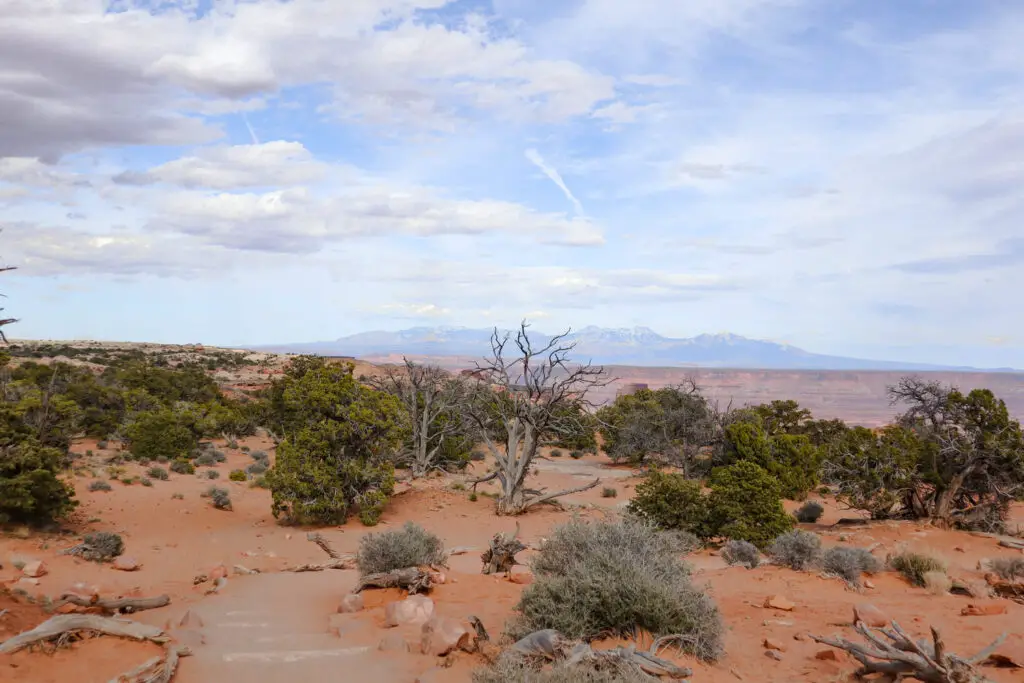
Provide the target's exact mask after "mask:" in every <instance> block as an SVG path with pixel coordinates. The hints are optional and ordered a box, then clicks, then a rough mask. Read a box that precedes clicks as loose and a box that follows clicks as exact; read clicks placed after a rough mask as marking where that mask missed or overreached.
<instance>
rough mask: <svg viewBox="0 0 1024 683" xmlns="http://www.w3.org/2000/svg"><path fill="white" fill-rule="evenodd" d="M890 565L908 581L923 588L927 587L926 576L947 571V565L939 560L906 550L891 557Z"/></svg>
mask: <svg viewBox="0 0 1024 683" xmlns="http://www.w3.org/2000/svg"><path fill="white" fill-rule="evenodd" d="M888 565H889V566H890V567H891V568H892V569H893V570H895V571H897V572H899V573H900V574H902V575H903V577H904V578H906V579H907V581H909V582H910V583H912V584H914V585H915V586H921V587H922V588H924V587H925V586H926V585H927V583H926V582H925V574H927V573H929V572H945V571H946V563H945V562H943V561H942V560H940V559H939V558H937V557H934V556H932V555H926V554H924V553H917V552H911V551H906V550H905V551H903V552H899V553H896V554H895V555H890V556H889V560H888Z"/></svg>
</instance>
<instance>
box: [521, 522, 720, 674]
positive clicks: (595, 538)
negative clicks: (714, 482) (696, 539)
mask: <svg viewBox="0 0 1024 683" xmlns="http://www.w3.org/2000/svg"><path fill="white" fill-rule="evenodd" d="M685 543H686V540H685V539H684V538H683V537H681V536H680V535H678V534H673V533H665V532H660V531H658V530H657V529H656V528H655V527H654V526H652V525H650V524H648V523H646V522H644V521H643V520H640V519H637V518H634V517H626V518H623V519H618V520H614V521H593V522H585V521H582V520H579V519H575V520H573V521H571V522H569V523H567V524H564V525H562V526H560V527H558V528H556V529H555V530H554V532H553V533H552V534H551V536H550V538H549V539H548V541H547V542H546V543H545V544H544V547H543V548H542V549H541V551H540V552H539V553H538V555H537V557H536V558H535V559H534V561H533V563H532V568H533V573H534V575H535V577H536V579H535V581H534V582H533V583H532V584H531V585H529V586H527V588H526V590H524V591H523V594H522V596H521V598H520V601H519V604H518V605H517V607H516V609H517V611H518V612H519V614H518V616H517V617H516V618H515V619H513V620H512V621H511V622H510V623H509V624H508V625H507V631H508V633H509V635H511V636H512V637H515V638H519V637H522V636H524V635H527V634H529V633H532V632H534V631H538V630H541V629H547V628H551V629H555V630H557V631H558V632H560V633H562V634H563V635H565V636H568V637H570V638H578V639H583V640H590V639H593V638H598V637H602V636H607V635H624V636H629V635H632V634H635V633H636V631H637V629H643V630H646V631H648V632H650V633H652V634H653V635H655V636H661V635H670V634H679V635H681V636H682V637H683V639H682V643H683V645H682V646H683V648H684V649H686V650H687V651H688V652H690V653H691V654H694V655H696V656H698V657H701V658H703V659H707V660H714V659H716V658H718V657H719V656H720V655H721V653H722V634H723V625H722V619H721V615H720V614H719V612H718V608H717V607H716V606H715V603H714V601H713V600H712V599H711V598H710V597H708V595H706V594H705V593H704V592H703V591H702V590H700V589H698V588H696V587H694V586H693V584H692V583H691V582H690V567H689V565H687V564H686V563H685V562H683V560H682V559H680V555H682V554H683V553H684V552H686V550H687V548H686V547H685V546H684V544H685Z"/></svg>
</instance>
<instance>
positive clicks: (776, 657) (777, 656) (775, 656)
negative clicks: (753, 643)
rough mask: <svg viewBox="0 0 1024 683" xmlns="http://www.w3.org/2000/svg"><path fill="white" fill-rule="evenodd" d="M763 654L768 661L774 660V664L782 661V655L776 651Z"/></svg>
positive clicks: (767, 651) (766, 651)
mask: <svg viewBox="0 0 1024 683" xmlns="http://www.w3.org/2000/svg"><path fill="white" fill-rule="evenodd" d="M764 654H765V656H766V657H768V658H769V659H774V660H775V661H776V662H781V661H782V653H781V652H779V651H778V650H765V651H764Z"/></svg>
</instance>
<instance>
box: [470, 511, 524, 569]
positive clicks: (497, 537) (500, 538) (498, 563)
mask: <svg viewBox="0 0 1024 683" xmlns="http://www.w3.org/2000/svg"><path fill="white" fill-rule="evenodd" d="M523 550H526V546H525V545H523V543H522V541H520V540H519V522H516V530H515V533H513V534H512V535H511V536H506V534H504V533H497V534H494V538H492V539H491V545H490V547H489V548H488V549H487V550H485V551H483V553H481V554H480V561H481V562H483V565H484V566H483V569H482V570H481V573H483V574H498V573H504V574H508V573H509V572H511V571H512V567H514V566H516V565H517V564H519V562H517V561H516V553H518V552H521V551H523Z"/></svg>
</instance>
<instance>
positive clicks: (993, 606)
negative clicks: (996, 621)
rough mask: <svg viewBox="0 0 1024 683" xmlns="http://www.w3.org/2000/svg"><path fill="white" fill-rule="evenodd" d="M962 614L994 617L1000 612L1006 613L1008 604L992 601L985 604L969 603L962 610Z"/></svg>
mask: <svg viewBox="0 0 1024 683" xmlns="http://www.w3.org/2000/svg"><path fill="white" fill-rule="evenodd" d="M960 614H961V616H965V617H994V616H996V615H999V614H1006V605H1004V604H1002V603H998V602H990V603H987V604H983V605H975V604H969V605H967V607H964V608H963V609H962V610H960Z"/></svg>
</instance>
